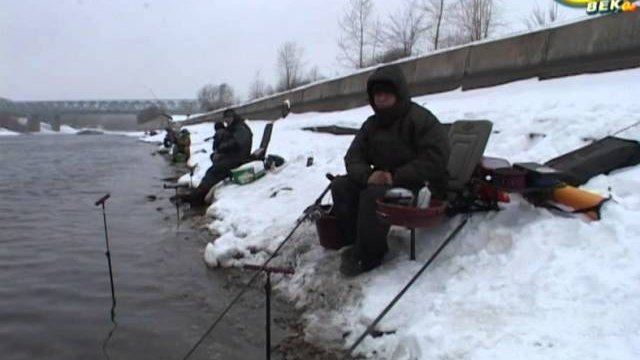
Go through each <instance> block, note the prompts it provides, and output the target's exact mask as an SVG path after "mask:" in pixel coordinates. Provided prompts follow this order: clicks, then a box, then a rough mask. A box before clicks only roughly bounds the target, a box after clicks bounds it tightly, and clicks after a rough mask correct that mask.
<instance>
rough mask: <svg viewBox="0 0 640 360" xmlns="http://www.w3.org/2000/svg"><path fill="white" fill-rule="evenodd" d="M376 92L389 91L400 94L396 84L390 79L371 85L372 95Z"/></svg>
mask: <svg viewBox="0 0 640 360" xmlns="http://www.w3.org/2000/svg"><path fill="white" fill-rule="evenodd" d="M376 93H387V94H394V95H396V96H397V95H398V91H397V90H396V86H395V85H394V84H393V83H392V82H390V81H380V82H376V83H374V84H373V86H372V87H371V95H375V94H376Z"/></svg>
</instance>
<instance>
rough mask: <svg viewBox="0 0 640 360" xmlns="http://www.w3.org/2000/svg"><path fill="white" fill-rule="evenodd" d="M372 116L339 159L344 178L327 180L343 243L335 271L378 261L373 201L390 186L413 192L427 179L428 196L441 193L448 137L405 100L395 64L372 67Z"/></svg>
mask: <svg viewBox="0 0 640 360" xmlns="http://www.w3.org/2000/svg"><path fill="white" fill-rule="evenodd" d="M367 94H368V96H369V103H370V104H371V107H372V108H373V111H374V115H372V116H370V117H369V118H368V119H367V120H366V121H365V122H364V124H363V125H362V127H361V128H360V130H359V131H358V133H357V134H356V136H355V138H354V139H353V142H352V143H351V146H350V147H349V150H348V151H347V154H346V156H345V157H344V161H345V165H346V169H347V176H343V177H337V178H336V179H334V181H333V182H332V184H331V193H332V196H333V203H334V207H333V210H334V213H335V215H336V217H337V218H338V223H339V227H340V230H341V233H342V235H343V238H344V240H345V242H346V243H349V244H354V246H353V247H352V248H350V249H348V250H347V251H346V252H345V253H343V257H342V258H343V263H342V265H341V267H340V270H341V272H342V273H343V274H345V275H347V276H353V275H357V274H359V273H361V272H362V271H369V270H371V269H373V268H375V267H377V266H378V265H380V264H381V262H382V258H383V256H384V254H385V253H386V252H387V234H388V232H389V226H388V225H386V224H384V223H382V222H380V221H379V220H378V218H377V217H376V200H377V199H379V198H381V197H382V196H384V193H385V192H386V191H387V190H388V189H390V188H391V187H404V188H407V189H411V190H413V191H417V190H418V189H420V188H421V187H422V186H424V184H425V182H428V183H429V189H430V190H431V193H432V197H433V198H436V199H438V198H440V199H443V198H444V197H445V195H446V182H447V162H448V159H449V141H448V137H447V134H446V132H445V130H444V127H443V126H442V124H440V122H439V121H438V119H437V118H436V117H435V116H434V115H433V114H432V113H431V112H430V111H429V110H427V109H425V108H423V107H422V106H420V105H418V104H416V103H414V102H412V101H411V96H410V93H409V87H408V85H407V82H406V79H405V77H404V74H403V73H402V70H401V69H400V67H398V66H396V65H391V66H386V67H382V68H379V69H377V70H376V71H375V72H374V73H373V74H372V75H371V76H370V77H369V79H368V81H367Z"/></svg>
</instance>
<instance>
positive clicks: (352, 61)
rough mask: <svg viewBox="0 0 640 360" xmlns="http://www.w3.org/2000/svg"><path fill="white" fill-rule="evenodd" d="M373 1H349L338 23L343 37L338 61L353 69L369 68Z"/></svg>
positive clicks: (340, 39)
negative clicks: (368, 53) (368, 52)
mask: <svg viewBox="0 0 640 360" xmlns="http://www.w3.org/2000/svg"><path fill="white" fill-rule="evenodd" d="M372 15H373V1H372V0H349V5H348V7H347V10H346V12H345V14H344V15H343V17H342V18H341V19H340V21H339V22H338V25H339V26H340V30H341V31H342V35H341V36H340V38H339V39H338V47H339V49H340V55H339V56H338V59H339V60H340V61H342V62H344V63H346V64H348V65H349V66H351V67H354V68H360V69H361V68H363V67H366V66H368V61H367V47H368V46H369V44H370V38H369V35H370V33H371V27H372V23H373V21H372V20H371V16H372Z"/></svg>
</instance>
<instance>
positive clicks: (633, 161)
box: [545, 136, 640, 186]
mask: <svg viewBox="0 0 640 360" xmlns="http://www.w3.org/2000/svg"><path fill="white" fill-rule="evenodd" d="M638 163H640V143H638V142H637V141H634V140H627V139H621V138H618V137H614V136H607V137H605V138H603V139H601V140H598V141H596V142H594V143H592V144H590V145H587V146H584V147H582V148H580V149H577V150H574V151H572V152H570V153H567V154H564V155H561V156H559V157H557V158H554V159H551V160H549V161H547V162H546V163H545V165H547V166H550V167H552V168H554V169H556V170H559V171H560V172H561V175H560V180H562V181H564V182H565V183H567V184H569V185H573V186H578V185H582V184H584V183H586V182H587V181H589V179H591V178H592V177H594V176H596V175H600V174H609V173H610V172H611V171H613V170H617V169H620V168H624V167H627V166H633V165H637V164H638Z"/></svg>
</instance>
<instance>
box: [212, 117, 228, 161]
mask: <svg viewBox="0 0 640 360" xmlns="http://www.w3.org/2000/svg"><path fill="white" fill-rule="evenodd" d="M213 128H214V130H215V131H216V132H215V134H214V135H213V136H212V137H211V139H213V145H212V146H211V150H212V153H211V162H214V160H215V158H216V156H217V155H219V153H218V148H219V147H220V142H221V141H222V137H223V136H224V133H225V130H226V129H227V127H226V125H225V124H224V122H223V121H220V122H217V123H216V124H215V125H214V126H213Z"/></svg>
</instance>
